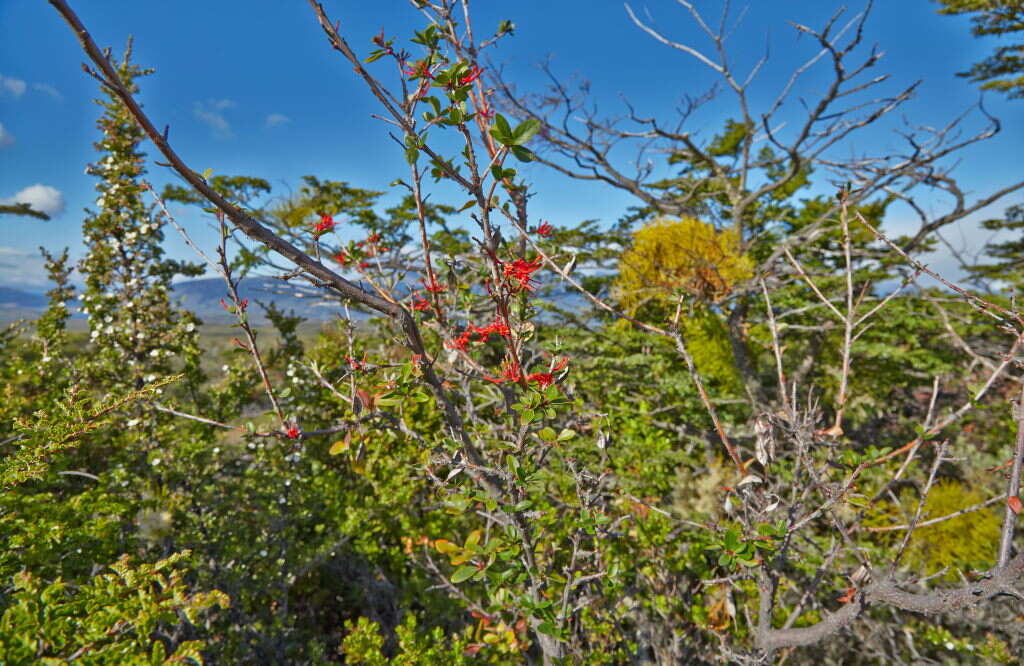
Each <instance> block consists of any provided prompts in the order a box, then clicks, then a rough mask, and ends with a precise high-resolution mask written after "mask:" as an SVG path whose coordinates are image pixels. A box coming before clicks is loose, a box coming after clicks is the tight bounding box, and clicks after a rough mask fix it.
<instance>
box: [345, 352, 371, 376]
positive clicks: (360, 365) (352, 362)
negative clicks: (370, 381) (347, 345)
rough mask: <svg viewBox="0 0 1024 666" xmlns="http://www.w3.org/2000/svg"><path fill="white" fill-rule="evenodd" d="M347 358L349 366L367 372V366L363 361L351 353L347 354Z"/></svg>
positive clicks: (357, 370)
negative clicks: (350, 354)
mask: <svg viewBox="0 0 1024 666" xmlns="http://www.w3.org/2000/svg"><path fill="white" fill-rule="evenodd" d="M345 360H346V361H348V367H350V368H352V369H353V370H355V371H356V372H365V371H366V368H365V367H364V366H363V363H362V361H357V360H356V359H354V358H352V357H351V356H349V355H347V354H346V355H345Z"/></svg>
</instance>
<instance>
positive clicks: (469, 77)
mask: <svg viewBox="0 0 1024 666" xmlns="http://www.w3.org/2000/svg"><path fill="white" fill-rule="evenodd" d="M483 73H484V70H482V69H481V68H479V67H477V66H476V65H473V68H472V69H471V70H469V73H468V74H466V75H465V76H463V77H462V78H461V79H459V85H460V86H468V85H469V84H470V83H473V82H474V81H476V80H477V79H479V78H480V75H481V74H483Z"/></svg>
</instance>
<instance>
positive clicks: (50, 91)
mask: <svg viewBox="0 0 1024 666" xmlns="http://www.w3.org/2000/svg"><path fill="white" fill-rule="evenodd" d="M32 89H33V90H38V91H39V92H41V93H45V94H47V95H49V96H50V97H52V98H53V99H55V100H57V101H58V102H63V101H64V95H61V94H60V91H59V90H57V89H56V88H54V87H53V86H51V85H50V84H49V83H33V84H32Z"/></svg>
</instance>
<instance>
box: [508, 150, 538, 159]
mask: <svg viewBox="0 0 1024 666" xmlns="http://www.w3.org/2000/svg"><path fill="white" fill-rule="evenodd" d="M509 150H511V151H512V154H513V155H515V158H516V159H517V160H519V161H520V162H532V161H533V160H534V159H536V157H537V156H536V155H534V154H533V151H531V150H530V149H529V148H523V147H522V146H509Z"/></svg>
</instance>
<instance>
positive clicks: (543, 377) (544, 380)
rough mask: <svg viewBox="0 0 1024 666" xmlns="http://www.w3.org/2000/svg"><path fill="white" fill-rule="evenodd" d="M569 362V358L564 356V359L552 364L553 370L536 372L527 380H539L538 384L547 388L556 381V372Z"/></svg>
mask: <svg viewBox="0 0 1024 666" xmlns="http://www.w3.org/2000/svg"><path fill="white" fill-rule="evenodd" d="M568 363H569V359H568V358H566V357H563V358H562V360H561V361H559V362H558V364H557V365H554V364H553V365H552V366H551V371H550V372H535V373H533V374H532V375H530V376H529V377H527V378H526V381H528V382H537V384H538V385H539V386H540V387H541V388H542V389H544V388H547V387H549V386H551V384H553V383H554V381H555V373H556V372H558V371H559V370H561V369H562V368H564V367H565V366H566V364H568Z"/></svg>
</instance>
